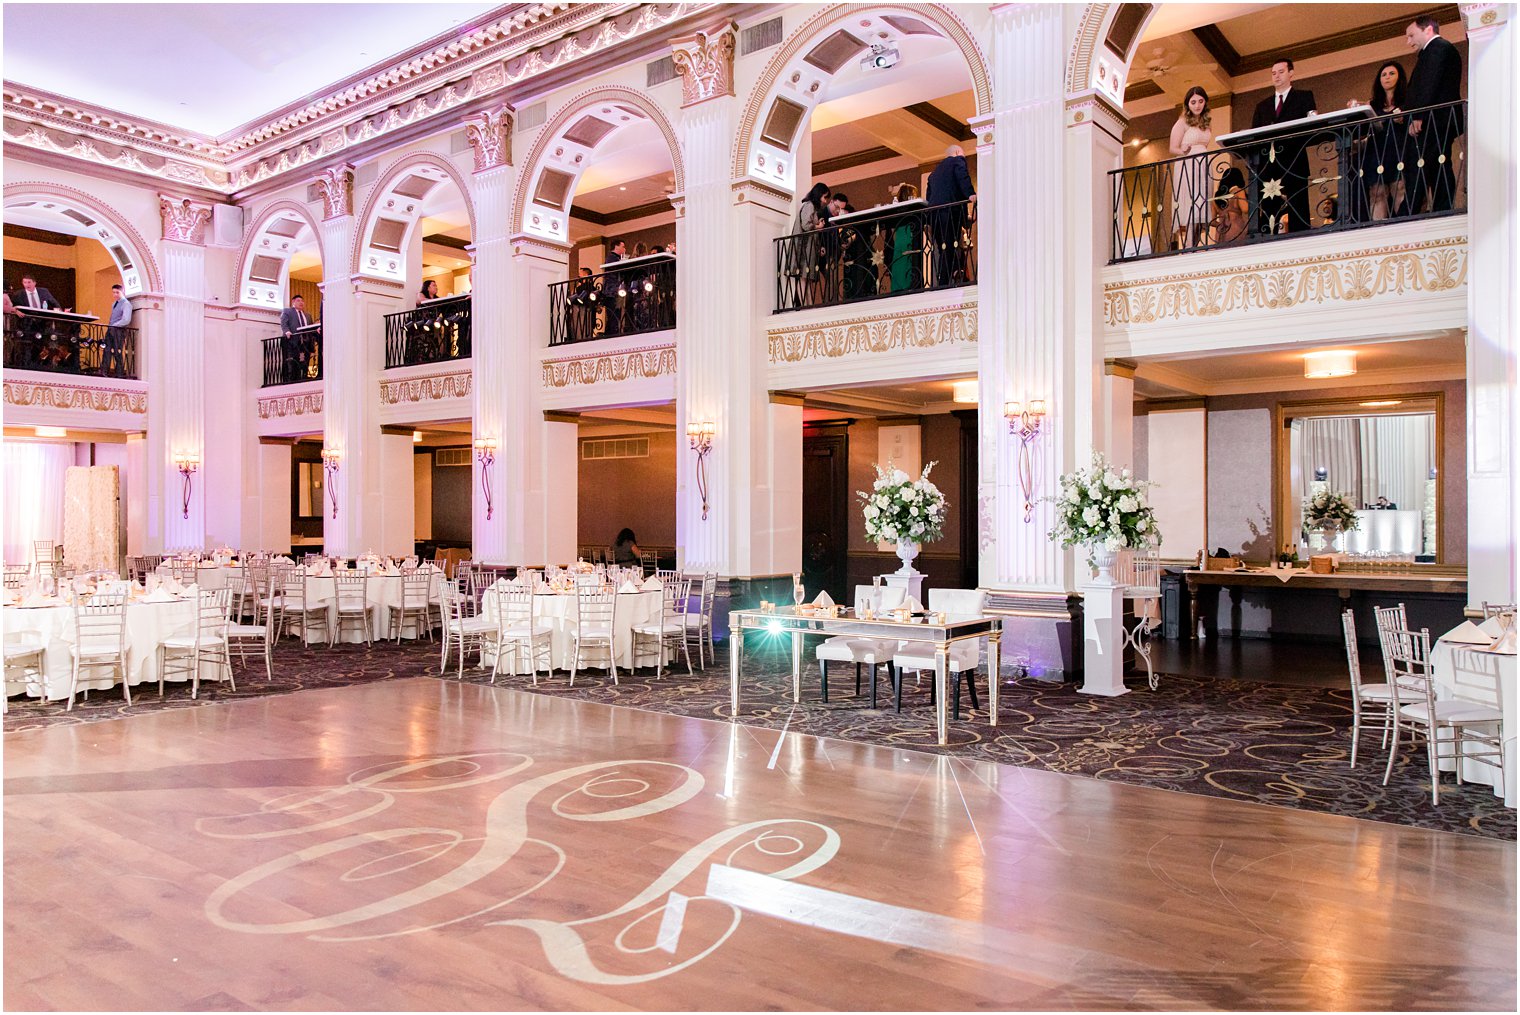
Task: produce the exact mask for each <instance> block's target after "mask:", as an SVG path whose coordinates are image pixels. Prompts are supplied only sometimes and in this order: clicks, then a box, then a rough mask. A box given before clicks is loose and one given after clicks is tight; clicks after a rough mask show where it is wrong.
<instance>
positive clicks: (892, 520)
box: [856, 462, 945, 543]
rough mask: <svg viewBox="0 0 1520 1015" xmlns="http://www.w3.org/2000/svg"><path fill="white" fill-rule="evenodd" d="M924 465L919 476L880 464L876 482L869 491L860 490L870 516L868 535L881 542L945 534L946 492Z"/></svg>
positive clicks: (920, 539)
mask: <svg viewBox="0 0 1520 1015" xmlns="http://www.w3.org/2000/svg"><path fill="white" fill-rule="evenodd" d="M934 465H935V463H934V462H930V463H929V464H928V465H926V466H924V471H923V472H922V473H920V474H919V477H918V478H917V479H910V478H909V476H908V474H907V473H906V472H904V471H902V470H901V469H896V468H894V469H890V470H888V469H883V468H882V467H881V466H880V465H878V466H876V483H875V484H874V485H873V486H872V488H871V490H870V491H869V492H867V491H865V490H859V491H856V496H858V497H859V498H860V502H861V508H862V512H863V513H864V515H865V519H866V538H867V539H873V540H875V541H877V542H878V543H897V542H903V541H906V542H910V543H929V542H933V541H934V540H936V539H938V538H940V536H942V535H944V531H945V495H944V494H943V493H940V490H939V487H937V486H935V485H934V484H933V483H931V482H929V470H930V469H932V468H934Z"/></svg>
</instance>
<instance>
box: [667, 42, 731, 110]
mask: <svg viewBox="0 0 1520 1015" xmlns="http://www.w3.org/2000/svg"><path fill="white" fill-rule="evenodd" d="M738 38H739V32H738V30H737V28H736V27H735V26H734V24H733V22H729V23H728V24H727V25H724V26H723V27H722V28H721V29H719V30H718V31H716V32H697V33H696V34H695V35H688V36H686V37H685V38H684V39H673V40H671V43H670V56H671V60H672V62H674V63H675V65H676V73H677V74H679V75H681V105H682V106H695V105H696V104H697V103H699V102H706V101H707V100H708V99H719V98H723V97H724V96H728V95H732V94H734V43H735V42H736V41H738Z"/></svg>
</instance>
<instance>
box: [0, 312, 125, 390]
mask: <svg viewBox="0 0 1520 1015" xmlns="http://www.w3.org/2000/svg"><path fill="white" fill-rule="evenodd" d="M70 316H72V315H70ZM5 365H6V366H7V367H9V368H11V369H14V370H41V371H46V372H50V373H59V374H77V375H80V376H86V377H123V378H128V379H131V380H136V379H137V329H136V328H108V327H106V326H105V325H104V324H99V323H92V322H86V321H73V320H62V319H53V318H46V317H44V316H43V315H42V314H40V313H38V312H37V311H31V312H29V313H28V314H27V315H26V316H24V317H13V316H10V315H6V317H5Z"/></svg>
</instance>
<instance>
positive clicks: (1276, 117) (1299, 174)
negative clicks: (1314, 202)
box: [1251, 57, 1318, 233]
mask: <svg viewBox="0 0 1520 1015" xmlns="http://www.w3.org/2000/svg"><path fill="white" fill-rule="evenodd" d="M1317 112H1318V110H1317V109H1316V108H1315V106H1314V93H1313V92H1311V91H1308V90H1307V89H1303V88H1294V87H1293V61H1292V60H1290V59H1288V58H1287V57H1283V58H1282V59H1280V60H1276V61H1274V62H1273V63H1272V94H1271V95H1269V96H1267V97H1266V98H1265V99H1262V100H1261V102H1259V103H1257V106H1256V113H1255V114H1254V115H1253V116H1252V117H1251V126H1252V127H1270V126H1272V125H1273V124H1278V123H1287V122H1289V121H1290V120H1302V119H1303V118H1304V117H1306V116H1313V115H1314V114H1315V113H1317ZM1306 126H1307V125H1306ZM1270 144H1271V145H1273V146H1275V148H1276V152H1277V157H1276V158H1275V159H1272V160H1270V161H1269V160H1268V159H1267V150H1268V144H1262V145H1261V147H1260V148H1258V149H1257V150H1256V152H1255V153H1254V154H1253V155H1252V156H1251V162H1252V169H1253V170H1254V171H1255V174H1256V184H1257V186H1258V187H1259V188H1260V194H1261V197H1260V202H1259V207H1260V209H1261V214H1260V222H1261V231H1262V232H1268V233H1272V232H1282V231H1283V218H1284V212H1286V217H1287V228H1288V229H1289V230H1291V231H1292V232H1295V233H1297V232H1302V231H1304V230H1306V229H1308V228H1309V226H1310V225H1311V221H1310V218H1309V151H1308V147H1307V145H1306V144H1305V141H1304V139H1303V138H1296V139H1290V140H1288V141H1275V142H1271V143H1270Z"/></svg>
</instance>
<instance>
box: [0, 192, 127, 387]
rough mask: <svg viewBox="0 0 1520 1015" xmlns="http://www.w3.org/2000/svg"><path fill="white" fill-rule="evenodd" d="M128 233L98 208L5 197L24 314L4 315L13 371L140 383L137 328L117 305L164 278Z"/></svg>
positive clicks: (46, 196)
mask: <svg viewBox="0 0 1520 1015" xmlns="http://www.w3.org/2000/svg"><path fill="white" fill-rule="evenodd" d="M130 228H131V227H130V226H128V225H127V224H126V223H125V222H124V221H121V220H119V219H117V218H116V216H115V215H114V213H111V212H109V210H107V209H105V208H104V207H103V206H99V205H96V204H94V203H93V202H87V201H85V200H81V199H79V198H76V197H72V196H69V195H64V194H60V193H54V192H52V191H42V192H38V191H28V190H23V189H21V188H16V189H12V188H9V187H8V188H6V194H5V266H4V271H5V286H6V293H7V296H8V298H9V299H10V301H11V302H12V303H13V304H14V306H15V308H16V310H17V311H18V312H17V313H7V314H6V315H5V365H6V367H7V368H11V369H24V370H44V371H50V372H59V373H70V374H84V375H90V376H99V377H122V378H136V377H138V376H139V374H138V364H137V348H138V345H137V329H136V328H135V327H133V326H132V321H131V317H132V314H131V310H130V304H129V303H125V302H123V303H121V304H118V297H120V298H121V299H122V300H123V301H125V300H127V299H128V298H130V297H131V296H135V295H140V294H142V293H143V292H144V284H145V280H147V279H149V278H152V279H154V281H155V282H156V276H157V269H156V268H153V267H151V261H149V259H148V257H147V255H146V254H145V253H144V252H143V250H142V248H141V247H139V246H138V244H137V243H136V242H135V240H134V239H132V238H130V237H129V233H128V230H130ZM113 287H116V288H113ZM113 314H114V317H113ZM113 320H115V321H116V324H115V325H114V326H113V325H112V321H113Z"/></svg>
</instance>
